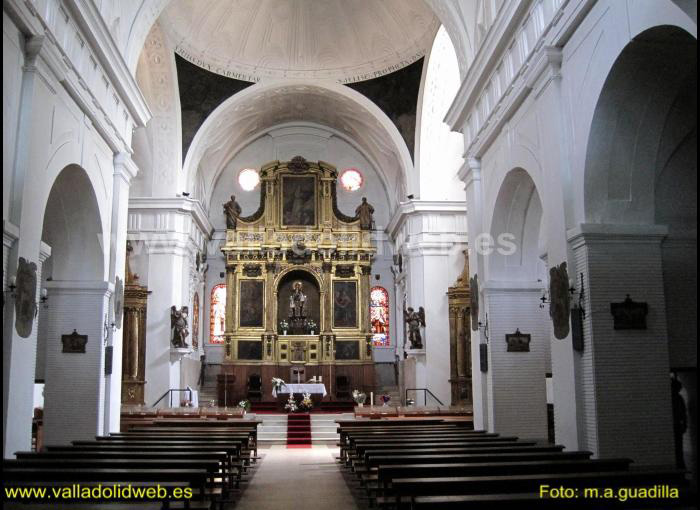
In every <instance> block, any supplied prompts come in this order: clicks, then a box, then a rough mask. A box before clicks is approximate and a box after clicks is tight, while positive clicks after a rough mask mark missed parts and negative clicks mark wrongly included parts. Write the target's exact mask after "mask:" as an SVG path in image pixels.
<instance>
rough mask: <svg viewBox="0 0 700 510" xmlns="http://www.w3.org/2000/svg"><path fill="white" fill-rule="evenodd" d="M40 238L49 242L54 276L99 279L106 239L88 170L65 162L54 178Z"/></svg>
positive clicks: (103, 269) (58, 278) (101, 275)
mask: <svg viewBox="0 0 700 510" xmlns="http://www.w3.org/2000/svg"><path fill="white" fill-rule="evenodd" d="M42 224H43V227H42V240H43V241H44V242H45V243H46V244H48V245H49V246H51V259H52V264H51V272H52V274H51V275H50V276H51V277H52V278H53V279H54V280H74V281H101V280H102V279H103V278H104V274H105V250H104V246H103V243H104V241H105V237H104V233H103V225H102V221H101V215H100V208H99V204H98V200H97V196H96V194H95V190H94V188H93V184H92V182H91V180H90V177H89V175H88V173H87V172H86V171H85V170H84V169H83V168H81V167H80V166H78V165H73V164H72V165H68V166H66V167H65V168H64V169H63V170H61V171H60V172H59V174H58V176H57V177H56V179H55V180H54V181H53V184H52V186H51V188H50V191H49V193H48V198H47V200H46V206H45V209H44V217H43V223H42Z"/></svg>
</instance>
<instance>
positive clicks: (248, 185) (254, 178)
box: [238, 168, 260, 191]
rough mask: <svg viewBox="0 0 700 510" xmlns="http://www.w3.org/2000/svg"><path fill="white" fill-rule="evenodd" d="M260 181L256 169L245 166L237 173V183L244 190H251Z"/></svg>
mask: <svg viewBox="0 0 700 510" xmlns="http://www.w3.org/2000/svg"><path fill="white" fill-rule="evenodd" d="M259 183H260V175H259V174H258V172H257V170H253V169H252V168H246V169H244V170H241V172H240V173H239V174H238V184H240V185H241V188H243V189H244V190H245V191H252V190H254V189H255V187H256V186H257V185H258V184H259Z"/></svg>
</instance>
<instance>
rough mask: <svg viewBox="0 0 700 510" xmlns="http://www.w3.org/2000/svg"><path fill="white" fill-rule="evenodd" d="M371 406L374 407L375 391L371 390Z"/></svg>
mask: <svg viewBox="0 0 700 510" xmlns="http://www.w3.org/2000/svg"><path fill="white" fill-rule="evenodd" d="M369 406H370V407H374V392H373V391H371V392H370V393H369Z"/></svg>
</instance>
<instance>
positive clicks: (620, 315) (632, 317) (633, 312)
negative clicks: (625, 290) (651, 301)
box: [610, 294, 649, 329]
mask: <svg viewBox="0 0 700 510" xmlns="http://www.w3.org/2000/svg"><path fill="white" fill-rule="evenodd" d="M610 313H612V316H613V320H614V328H615V329H647V314H648V313H649V306H648V305H647V303H636V302H634V301H632V298H630V295H629V294H627V297H626V298H625V300H624V301H623V302H622V303H610Z"/></svg>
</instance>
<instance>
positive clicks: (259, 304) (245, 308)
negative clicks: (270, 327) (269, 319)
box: [238, 280, 264, 328]
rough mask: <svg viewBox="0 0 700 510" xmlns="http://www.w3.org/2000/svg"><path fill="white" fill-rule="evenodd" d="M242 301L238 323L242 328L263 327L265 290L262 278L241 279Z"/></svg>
mask: <svg viewBox="0 0 700 510" xmlns="http://www.w3.org/2000/svg"><path fill="white" fill-rule="evenodd" d="M239 292H240V296H241V302H240V306H239V316H238V325H239V327H241V328H261V327H262V326H263V309H264V306H263V305H264V294H263V293H264V290H263V281H262V280H241V284H240V289H239Z"/></svg>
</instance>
